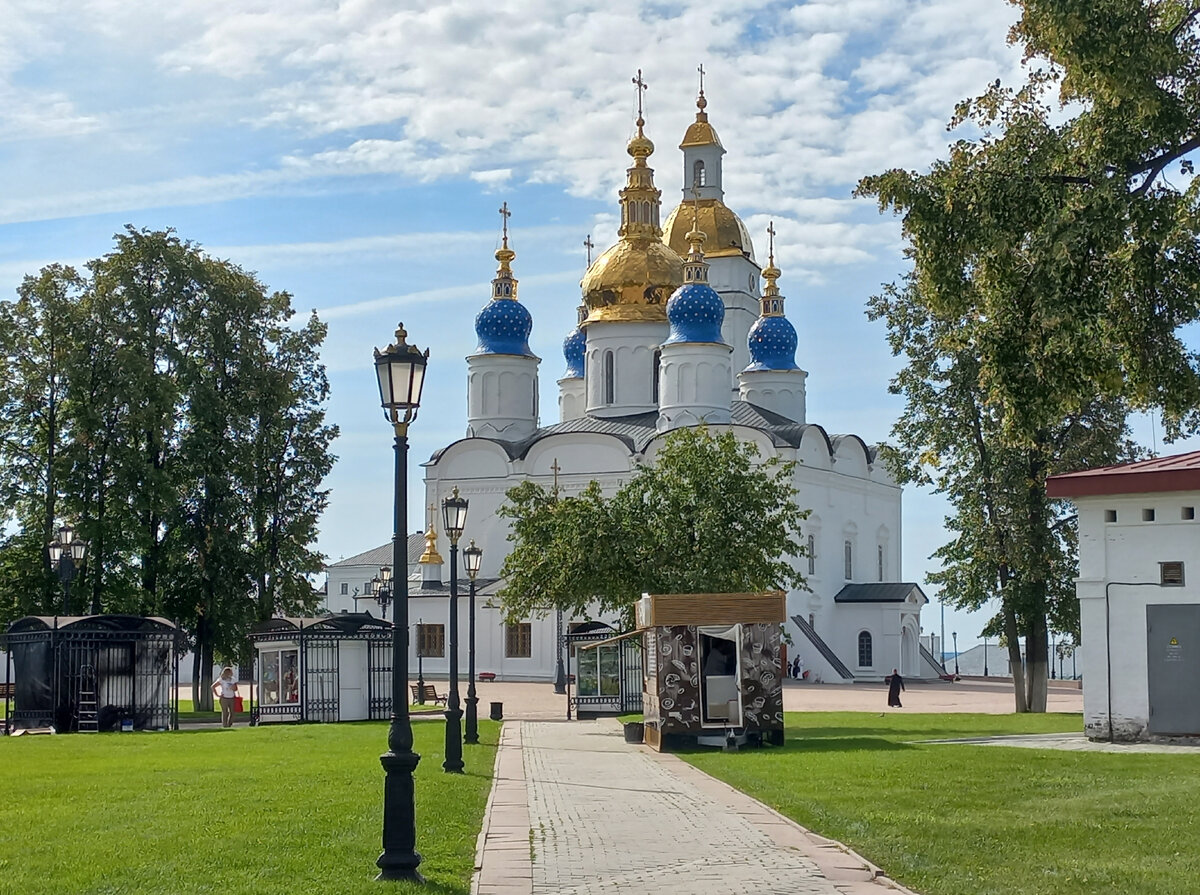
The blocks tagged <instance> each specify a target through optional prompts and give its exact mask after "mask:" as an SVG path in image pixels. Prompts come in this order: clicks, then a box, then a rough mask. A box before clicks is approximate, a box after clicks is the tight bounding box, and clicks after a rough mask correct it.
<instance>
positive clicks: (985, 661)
mask: <svg viewBox="0 0 1200 895" xmlns="http://www.w3.org/2000/svg"><path fill="white" fill-rule="evenodd" d="M983 676H984V677H987V676H988V664H987V635H986V634H984V635H983Z"/></svg>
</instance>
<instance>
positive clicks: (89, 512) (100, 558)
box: [0, 228, 337, 699]
mask: <svg viewBox="0 0 1200 895" xmlns="http://www.w3.org/2000/svg"><path fill="white" fill-rule="evenodd" d="M291 318H292V307H291V297H290V296H289V295H288V294H287V293H285V292H267V291H266V289H265V288H264V287H263V285H262V284H261V283H260V282H258V280H256V279H255V278H254V277H253V276H252V275H251V274H248V273H246V272H244V271H242V270H241V269H239V268H238V267H236V266H234V265H233V264H230V263H228V262H225V261H219V260H217V259H214V258H211V257H209V256H207V255H205V254H204V253H203V252H201V251H200V249H199V248H198V247H197V246H195V245H193V244H191V243H188V242H185V241H183V240H180V239H179V238H178V237H177V236H175V235H174V234H173V233H172V232H169V231H168V232H153V231H146V230H137V229H134V228H128V229H127V230H126V231H125V232H123V233H120V234H118V235H117V236H116V247H115V249H114V251H113V252H111V253H110V254H108V255H106V256H104V257H103V258H100V259H97V260H95V261H93V262H91V263H90V264H89V265H88V267H87V275H86V276H85V275H81V274H79V273H77V272H76V271H74V270H72V269H70V268H66V267H61V266H57V265H55V266H50V267H47V268H45V269H43V270H42V271H41V272H39V273H38V274H37V275H36V276H29V277H26V279H25V281H24V282H23V283H22V285H21V287H20V288H19V289H18V295H17V299H16V301H13V302H2V303H0V364H2V365H3V368H2V369H0V511H2V512H3V514H4V515H3V519H4V523H5V526H4V528H5V530H6V531H7V532H8V535H7V537H6V538H5V540H4V543H3V545H2V546H0V622H7V621H8V620H10V619H11V618H13V617H16V616H19V615H23V614H27V613H35V612H36V613H54V612H59V611H60V609H61V597H60V596H59V584H58V581H57V578H56V576H55V575H54V574H53V570H52V569H51V567H50V561H49V556H48V552H47V550H46V544H47V542H48V541H49V540H50V538H51V535H52V532H53V530H54V527H55V526H56V524H58V523H59V522H61V521H63V520H67V519H69V520H71V521H72V522H73V523H74V524H75V525H76V527H77V528H78V530H79V533H80V536H81V537H84V538H86V539H87V540H88V541H89V543H90V548H89V551H88V560H87V565H86V568H85V569H84V571H83V574H82V575H81V576H80V578H79V579H77V580H76V581H75V582H74V584H73V587H72V596H73V600H72V602H73V607H72V609H73V611H75V612H82V611H88V610H89V609H90V611H92V612H133V613H140V614H153V615H164V616H166V617H169V618H171V619H174V620H175V621H176V622H178V623H179V624H180V625H181V626H182V628H183V630H184V631H185V632H186V633H187V635H188V636H189V637H190V638H191V640H192V643H193V646H194V648H195V651H196V656H197V666H196V669H194V674H199V671H200V669H201V668H202V667H207V664H206V663H211V661H212V658H213V653H214V651H217V652H220V653H221V654H222V655H224V656H226V657H229V658H233V657H235V656H237V655H238V654H240V653H241V652H242V651H243V646H244V642H245V634H246V632H247V630H248V628H249V626H250V625H251V624H252V623H253V622H255V621H257V620H259V619H263V618H267V617H269V616H270V615H272V614H273V613H274V612H277V611H289V612H294V611H299V610H303V609H305V608H311V607H312V606H314V605H315V595H314V593H313V590H312V587H311V585H310V584H309V583H308V578H307V575H309V574H312V573H314V572H317V571H319V569H320V568H321V565H322V557H321V556H320V555H319V554H318V553H317V552H316V551H315V550H314V549H313V547H312V543H313V541H314V539H315V536H316V523H317V518H318V517H319V515H320V513H321V511H322V510H323V509H324V507H325V505H326V502H327V495H328V492H327V491H326V490H323V489H322V488H321V483H322V480H323V479H324V477H325V476H326V474H327V473H328V472H329V470H330V468H331V467H332V463H333V456H332V454H331V453H330V450H329V448H330V445H331V443H332V440H333V438H334V437H336V434H337V430H336V428H335V427H333V426H330V425H329V424H327V423H326V421H325V410H324V406H325V403H326V401H327V399H328V395H329V385H328V382H327V380H326V377H325V371H324V368H323V367H322V365H321V363H320V361H319V358H318V354H317V351H318V349H319V347H320V344H321V342H322V341H323V339H324V336H325V326H324V324H322V323H321V322H320V321H319V320H318V319H317V318H316V316H315V315H314V316H312V317H311V318H310V319H308V320H307V321H305V322H302V323H300V324H299V325H297V324H295V323H293V322H292V321H291ZM197 693H198V694H199V698H201V699H203V698H204V697H205V696H206V694H207V693H208V688H207V687H200V688H199V689H198V690H197Z"/></svg>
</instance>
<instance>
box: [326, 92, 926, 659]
mask: <svg viewBox="0 0 1200 895" xmlns="http://www.w3.org/2000/svg"><path fill="white" fill-rule="evenodd" d="M696 105H697V107H698V111H697V113H696V120H695V121H694V122H693V123H692V124H691V125H690V126H689V127H688V129H687V132H686V133H685V134H684V136H683V142H682V143H681V144H680V146H679V148H680V149H681V150H682V151H683V171H682V175H683V176H682V183H683V198H682V201H681V202H680V204H679V205H678V206H677V207H676V208H675V210H674V211H672V212H671V214H670V215H668V216H667V218H666V221H665V223H660V208H661V196H662V193H661V191H660V190H658V189H656V188H655V185H654V172H653V170H652V169H651V168H650V167H649V165H648V164H647V159H648V158H649V157H650V155H651V153H652V152H653V151H654V144H653V143H651V142H650V140H649V138H647V137H646V135H645V133H644V132H643V128H644V126H645V121H644V120H643V118H642V117H641V113H640V111H639V117H638V119H637V134H636V135H635V136H634V137H633V139H631V140H630V141H629V145H628V152H629V154H630V156H632V158H633V163H632V166H631V167H630V168H629V169H628V181H627V183H626V185H625V188H624V189H623V190H621V191H620V194H619V195H620V204H621V226H620V229H619V230H618V231H617V235H618V236H619V240H618V241H617V242H616V243H615V244H614V245H613V246H612V247H610V248H609V249H608V250H607V251H605V252H604V253H603V254H601V255H600V256H599V257H598V258H597V259H596V260H595V262H594V263H592V264H591V265H590V266H589V268H588V271H587V273H586V275H585V276H584V278H583V281H582V283H581V286H582V304H581V305H580V307H579V324H578V326H577V327H576V328H575V329H574V330H572V332H571V333H570V334H569V335H568V336H567V337H566V339H565V341H564V343H563V353H564V355H565V358H566V371H565V372H564V374H563V376H562V378H561V379H559V380H558V410H559V421H558V422H557V423H554V424H552V425H540V420H539V408H540V405H541V402H540V398H539V395H538V365H539V363H540V359H539V358H537V357H536V356H534V354H533V352H532V351H531V350H530V348H529V342H528V339H529V334H530V331H531V328H532V318H531V316H530V313H529V311H528V310H527V309H526V308H525V307H524V306H523V305H522V304H521V303H520V302H519V301H518V298H517V279H516V277H515V276H514V274H513V270H512V262H513V261H514V259H515V258H516V254H515V252H514V251H513V250H512V249H511V248H509V244H508V232H507V217H505V228H504V239H503V243H502V246H501V248H500V249H499V250H498V251H497V252H496V260H497V261H498V262H499V269H498V270H497V272H496V278H495V279H494V280H493V281H492V295H491V300H490V301H489V302H488V304H487V305H486V306H485V307H484V308H483V309H482V310H481V311H480V312H479V314H478V316H477V317H476V319H475V330H476V333H477V335H478V337H479V344H478V347H477V348H476V349H475V352H474V353H473V354H472V355H471V356H470V357H468V358H467V365H468V373H467V431H466V437H464V438H462V439H460V440H458V441H455V442H454V443H452V444H449V445H446V446H445V447H444V448H442V449H441V450H439V451H437V452H436V453H435V454H434V455H433V457H432V458H431V459H430V460H429V461H428V462H427V463H425V464H424V469H425V493H426V501H425V502H426V505H427V506H440V505H441V501H442V500H443V499H444V498H446V497H448V496H450V494H451V493H452V491H453V490H454V489H455V488H457V489H458V491H459V493H460V494H461V495H462V496H463V497H466V498H467V499H468V500H469V501H470V509H469V513H468V523H467V532H466V534H465V535H464V540H463V541H462V542H461V543H460V548H461V547H465V546H466V544H467V539H474V541H475V543H476V544H477V545H478V546H479V547H481V548H482V549H483V560H482V569H481V571H480V575H479V579H478V584H479V591H478V598H479V599H478V606H479V608H478V610H477V624H478V635H477V647H476V667H477V670H478V671H480V672H490V673H493V674H495V675H496V677H497V678H498V679H500V680H550V679H552V678H553V676H554V674H555V669H556V644H557V643H558V631H557V620H556V618H555V615H554V614H553V613H550V614H548V615H547V616H546V617H544V618H532V619H528V620H526V621H524V622H520V623H517V624H508V625H506V624H505V622H504V620H503V618H502V616H501V612H500V609H499V606H498V601H497V600H496V597H495V595H496V593H497V591H498V590H499V589H500V588H501V587H502V585H503V582H502V581H498V580H497V576H498V574H499V570H500V567H501V564H502V563H503V560H504V557H505V556H506V554H507V553H508V550H509V547H510V544H509V542H508V540H507V535H508V532H509V525H508V522H507V520H505V519H502V518H500V517H499V516H497V515H496V510H497V509H498V508H499V507H500V506H501V504H502V503H503V502H504V500H505V493H506V492H507V491H508V489H509V488H512V487H513V486H515V485H517V484H519V483H521V482H522V481H525V480H527V479H529V480H533V481H536V482H538V483H540V484H542V485H543V486H545V487H550V486H551V485H552V483H553V484H555V485H557V486H558V487H559V488H560V489H562V491H564V492H566V493H570V492H572V491H579V490H582V489H583V488H584V487H585V486H586V485H587V484H588V483H589V482H591V481H592V480H595V481H597V482H598V483H599V484H600V485H601V487H602V488H603V489H604V491H605V492H606V493H609V494H611V493H613V492H615V491H616V490H617V489H618V488H619V487H620V486H621V485H622V484H623V483H625V482H627V481H628V480H629V479H630V477H631V476H632V475H633V474H634V472H635V470H636V469H637V468H638V467H639V466H641V465H643V464H647V463H653V462H654V458H655V455H656V452H657V451H658V449H659V448H660V447H661V445H662V443H663V439H664V437H665V435H666V434H667V433H668V432H670V431H671V430H672V429H675V428H678V427H681V426H693V425H697V424H701V423H703V424H706V425H708V426H709V427H710V428H712V429H718V430H724V429H729V430H731V431H733V432H734V433H735V434H736V435H737V436H738V437H739V438H742V439H744V440H746V441H749V442H753V443H755V444H756V445H757V446H758V448H759V451H760V454H761V455H762V456H764V457H771V456H779V457H782V458H784V459H786V460H795V461H797V464H796V467H795V486H796V488H797V491H798V494H797V497H796V500H797V502H798V503H799V504H800V505H801V506H802V507H804V508H807V509H810V510H811V515H810V516H809V518H808V520H807V521H806V523H805V525H804V529H803V531H802V532H801V539H802V542H803V543H804V544H805V546H806V547H807V554H808V555H807V556H805V557H802V558H801V559H799V560H798V562H799V564H800V569H799V571H800V572H802V573H803V574H804V575H805V576H806V578H807V580H808V586H809V588H810V590H808V591H792V592H790V593H789V594H788V595H787V610H788V611H787V615H788V617H789V621H788V622H787V624H786V632H787V634H788V635H790V636H789V637H788V638H786V639H788V640H790V646H789V663H790V662H791V660H792V659H793V658H794V657H795V656H796V655H797V654H798V655H799V656H800V658H801V661H802V663H803V669H804V671H805V672H807V677H808V679H809V680H810V681H824V682H827V683H838V682H848V681H852V680H880V679H881V678H882V677H884V676H885V675H887V674H890V673H891V671H892V669H893V668H898V669H900V672H901V674H903V675H904V676H911V677H933V676H935V675H936V674H937V673H938V671H939V670H940V669H938V668H937V666H936V665H935V664H934V661H933V657H932V655H930V654H929V653H928V652H927V651H925V650H924V649H923V648H922V647H921V645H920V633H921V608H922V606H923V604H924V603H925V602H926V598H925V595H924V594H923V593H922V592H921V589H920V588H919V587H918V586H917V585H916V584H912V583H902V582H901V581H900V580H899V574H900V555H901V554H900V499H901V491H900V486H899V485H898V484H897V483H896V482H895V481H894V480H893V479H892V478H891V477H890V476H889V475H888V473H887V471H886V470H885V469H884V466H883V464H882V463H878V462H876V450H875V448H873V447H869V446H868V445H866V444H865V443H864V442H863V440H862V439H861V438H859V437H858V436H856V435H830V434H828V433H827V432H826V431H825V430H824V429H822V428H821V427H820V426H819V425H816V424H815V423H810V422H808V420H807V419H806V415H805V380H806V379H807V376H808V374H807V373H806V372H805V371H804V370H803V369H801V368H800V367H799V366H798V365H797V363H796V357H795V354H796V345H797V340H796V330H795V328H794V327H793V325H792V323H791V322H790V321H789V320H788V318H787V317H786V316H785V314H784V298H783V296H782V295H781V294H780V292H779V289H778V287H777V285H776V281H777V280H778V279H779V277H780V270H779V269H778V268H777V267H776V266H775V259H774V246H773V231H769V232H771V236H772V248H771V252H770V253H769V255H768V263H767V266H766V267H765V268H761V269H760V267H759V263H758V261H757V259H756V256H755V253H754V247H753V245H752V244H751V241H750V236H749V234H748V233H747V231H746V228H745V226H744V225H743V223H742V221H741V220H740V219H739V218H738V216H737V214H735V213H734V212H733V211H732V210H731V209H730V208H729V207H728V206H727V205H726V204H725V202H724V191H723V189H722V186H721V183H722V157H723V156H724V155H725V149H724V147H723V146H722V145H721V141H720V140H719V139H718V137H717V133H716V131H715V130H714V129H713V126H712V124H710V123H709V120H708V114H707V112H706V108H705V107H706V105H707V103H706V100H705V98H704V93H703V90H701V92H700V96H699V99H698V101H697V103H696ZM760 278H761V279H762V280H765V286H764V287H763V289H762V293H761V295H760V293H759V280H760ZM422 541H423V542H424V544H423V546H424V552H423V553H421V554H420V555H419V556H418V552H419V551H420V550H421V546H422V543H421V542H422ZM414 542H415V543H414ZM409 548H410V552H409V559H410V563H412V564H411V565H410V570H409V571H410V591H411V596H410V609H409V617H410V619H411V621H412V624H413V625H414V626H416V627H415V628H414V634H415V636H413V637H412V638H410V649H412V650H413V653H412V658H411V663H410V664H411V665H412V670H413V672H414V674H415V672H416V670H417V659H416V649H417V647H418V646H420V647H421V649H422V650H423V658H422V665H423V671H424V673H425V674H426V675H427V676H438V675H444V674H446V671H447V667H448V663H447V660H446V658H445V656H446V638H445V631H446V616H447V603H448V599H447V594H448V586H447V584H446V581H447V579H448V577H449V569H448V565H447V564H446V562H445V561H444V559H443V557H445V556H446V555H448V550H449V544H448V542H447V540H446V538H445V535H444V534H441V535H439V534H438V532H437V530H436V526H435V525H434V524H433V522H432V521H431V522H430V525H429V527H428V529H427V531H426V533H425V535H424V537H423V538H420V537H418V536H412V537H410V544H409ZM389 549H390V548H389ZM387 553H388V550H385V549H381V548H377V549H375V550H371V551H368V552H367V553H364V554H360V555H359V556H356V557H351V558H349V559H346V560H343V561H341V562H339V563H335V564H334V565H332V566H330V568H329V581H328V594H329V597H328V606H327V608H328V609H330V610H331V611H334V612H337V611H339V610H344V609H347V610H351V611H354V610H356V609H357V610H362V609H364V608H374V606H373V604H372V603H371V599H372V598H371V595H370V593H369V590H368V581H369V580H370V579H371V578H372V576H373V575H374V574H375V573H376V572H377V571H378V565H379V563H380V561H381V557H385V556H386V555H387ZM384 561H386V559H384ZM459 568H460V574H459V578H460V589H459V593H460V599H459V601H458V606H459V617H460V618H459V625H458V627H459V631H460V641H461V643H460V657H459V668H460V669H463V671H462V673H463V674H464V677H465V668H466V630H467V624H466V612H467V605H466V604H467V601H466V599H462V598H461V596H462V595H465V594H466V592H467V581H466V576H465V575H464V574H462V564H461V562H460V565H459ZM351 592H358V593H361V594H362V596H360V597H359V598H358V599H357V600H356V599H354V598H353V594H352V593H351ZM364 598H365V599H366V600H367V601H368V602H367V603H365V604H364V603H363V599H364ZM605 620H606V621H610V622H615V619H605ZM576 623H577V622H576V620H573V619H567V620H566V625H565V626H566V627H567V629H568V630H569V629H570V627H571V626H572V625H574V624H576ZM572 666H574V661H572ZM574 670H575V668H574V667H572V671H574Z"/></svg>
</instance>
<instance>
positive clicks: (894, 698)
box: [888, 668, 904, 709]
mask: <svg viewBox="0 0 1200 895" xmlns="http://www.w3.org/2000/svg"><path fill="white" fill-rule="evenodd" d="M903 689H904V678H902V677H900V672H899V671H897V670H896V669H895V668H893V669H892V677H891V680H890V681H889V682H888V707H889V708H896V709H901V708H904V706H902V705H900V691H901V690H903Z"/></svg>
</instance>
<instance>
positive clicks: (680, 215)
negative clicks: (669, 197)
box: [663, 199, 754, 261]
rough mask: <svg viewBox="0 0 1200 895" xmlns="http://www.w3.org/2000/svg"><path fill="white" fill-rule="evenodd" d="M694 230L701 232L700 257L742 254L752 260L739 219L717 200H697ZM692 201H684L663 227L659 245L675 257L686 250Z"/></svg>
mask: <svg viewBox="0 0 1200 895" xmlns="http://www.w3.org/2000/svg"><path fill="white" fill-rule="evenodd" d="M699 202H700V208H699V215H698V220H697V222H696V229H698V230H702V231H704V233H705V234H706V235H707V237H708V238H707V240H705V247H704V255H705V257H707V258H728V257H734V256H738V255H745V256H746V257H748V258H749V259H750V260H751V261H754V244H753V243H751V242H750V234H749V233H748V232H747V231H746V225H745V224H743V223H742V219H741V218H739V217H738V216H737V215H736V214H734V213H733V210H732V209H730V207H729V206H728V205H726V204H725V203H724V202H722V201H721V200H720V199H701V200H699ZM695 204H696V200H694V199H685V200H684V201H683V202H681V203H680V204H679V206H678V207H676V209H675V210H674V211H672V212H671V214H670V215H669V216H668V217H667V222H666V223H665V224H663V242H665V243H666V244H667V245H669V246H670V247H671V248H672V249H674V250H675V252H676V254H686V253H687V251H688V236H687V234H688V231H689V230H690V229H691V227H692V213H693V206H695Z"/></svg>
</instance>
